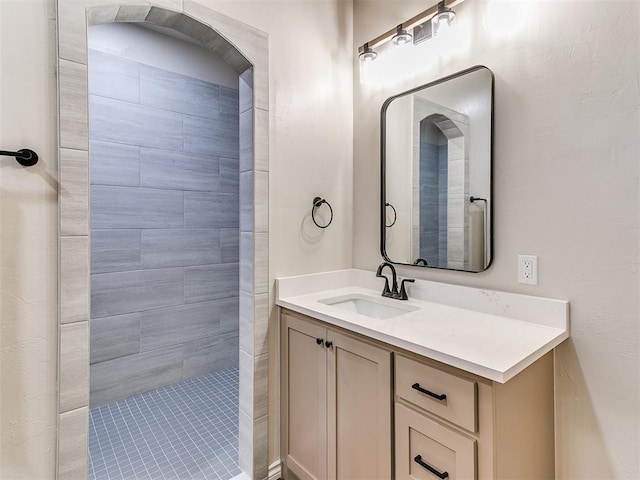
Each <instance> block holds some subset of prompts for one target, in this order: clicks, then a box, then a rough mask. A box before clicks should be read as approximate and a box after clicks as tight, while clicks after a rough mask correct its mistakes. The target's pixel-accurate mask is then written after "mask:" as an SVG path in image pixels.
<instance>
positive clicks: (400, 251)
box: [380, 66, 494, 272]
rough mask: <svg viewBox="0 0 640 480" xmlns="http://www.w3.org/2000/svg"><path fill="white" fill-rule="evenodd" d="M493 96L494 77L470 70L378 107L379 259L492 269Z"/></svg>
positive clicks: (483, 70)
mask: <svg viewBox="0 0 640 480" xmlns="http://www.w3.org/2000/svg"><path fill="white" fill-rule="evenodd" d="M493 96H494V78H493V73H492V72H491V70H489V69H488V68H487V67H484V66H476V67H472V68H469V69H466V70H463V71H461V72H458V73H455V74H453V75H449V76H447V77H444V78H441V79H439V80H436V81H434V82H431V83H428V84H426V85H422V86H420V87H417V88H414V89H412V90H409V91H407V92H403V93H400V94H398V95H394V96H393V97H390V98H388V99H387V100H386V101H385V102H384V104H383V106H382V112H381V137H380V138H381V152H380V158H381V170H380V171H381V182H380V183H381V192H380V198H381V205H380V207H381V208H380V212H381V213H380V225H381V237H380V251H381V253H382V256H383V257H384V259H385V260H387V261H389V262H392V263H396V264H402V265H414V266H421V267H429V268H440V269H447V270H460V271H467V272H481V271H484V270H486V269H487V268H489V266H490V265H491V260H492V257H493V215H492V212H493V187H492V184H493V182H492V166H493Z"/></svg>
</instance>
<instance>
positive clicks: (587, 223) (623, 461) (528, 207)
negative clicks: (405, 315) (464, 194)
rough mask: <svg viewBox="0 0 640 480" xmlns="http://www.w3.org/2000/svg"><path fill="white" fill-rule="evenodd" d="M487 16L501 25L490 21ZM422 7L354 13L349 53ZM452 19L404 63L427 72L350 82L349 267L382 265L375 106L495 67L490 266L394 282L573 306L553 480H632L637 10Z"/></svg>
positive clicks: (360, 8) (513, 9)
mask: <svg viewBox="0 0 640 480" xmlns="http://www.w3.org/2000/svg"><path fill="white" fill-rule="evenodd" d="M494 7H498V8H502V11H503V12H505V13H506V15H505V16H504V19H503V21H496V18H495V17H492V16H488V15H487V14H488V13H490V12H489V9H490V8H494ZM424 8H425V4H424V2H422V1H411V2H395V1H364V0H358V1H356V2H355V3H354V48H355V47H357V46H358V45H362V44H363V43H364V42H366V41H367V40H369V39H371V38H373V37H375V36H376V35H378V34H380V33H381V32H384V31H386V30H388V29H389V28H392V27H393V26H394V25H397V24H398V23H400V22H402V21H404V20H406V19H407V18H410V17H412V16H413V15H415V14H416V13H418V12H420V11H422V10H424ZM523 10H528V12H527V14H526V15H525V16H524V17H522V18H520V17H519V12H521V11H523ZM457 11H458V18H457V20H456V21H457V22H458V24H457V27H456V28H457V32H456V35H454V37H453V39H451V40H450V41H448V42H444V41H443V42H435V43H432V44H431V45H429V46H428V47H427V50H426V51H425V54H424V55H425V56H424V57H420V58H415V59H414V62H415V63H414V66H420V67H422V69H423V71H422V73H420V74H417V75H416V76H414V77H411V76H409V75H408V74H407V75H405V76H402V77H400V78H401V80H400V82H399V83H398V84H396V85H394V86H370V87H367V86H361V85H360V83H359V82H358V81H357V80H356V81H355V83H354V88H355V89H354V124H355V125H356V126H357V128H356V129H355V137H354V145H355V159H354V161H355V163H354V179H355V181H354V203H355V206H354V210H355V211H356V212H358V214H357V215H355V216H354V242H353V245H354V250H353V256H354V266H355V267H357V268H366V269H373V268H375V267H376V266H377V265H378V263H380V254H379V253H378V232H379V230H378V209H377V208H375V207H372V206H373V205H376V204H377V200H378V198H377V197H378V193H377V190H376V189H375V188H371V185H375V184H376V182H377V178H378V145H379V143H378V139H379V137H378V136H379V133H378V128H379V127H378V122H379V112H380V107H381V106H382V102H383V101H384V100H385V99H386V98H387V97H388V96H390V95H392V94H395V93H397V92H400V91H404V90H406V89H408V88H411V87H413V86H417V85H420V84H423V83H426V82H428V81H431V80H435V79H437V78H439V77H442V76H444V75H446V74H450V73H454V72H456V71H460V70H462V69H464V68H467V67H470V66H472V65H477V64H481V65H486V66H488V67H489V68H491V69H492V70H493V72H494V73H495V76H496V85H495V88H496V96H495V157H494V182H495V183H494V186H495V203H494V208H495V210H494V213H495V228H494V234H495V237H494V238H495V258H494V263H493V266H492V267H491V268H490V269H489V270H488V271H486V272H484V273H479V274H464V273H453V272H441V271H435V270H429V269H424V270H420V269H409V268H407V269H400V273H401V274H404V275H408V276H411V277H419V278H423V279H428V280H434V281H442V282H448V283H455V284H461V285H469V286H476V287H481V288H491V289H498V290H506V291H512V292H520V293H525V294H530V295H538V296H548V297H554V298H560V299H567V300H569V301H570V302H571V335H572V338H571V339H570V340H569V341H567V342H565V343H564V344H563V345H561V346H560V347H559V348H558V349H557V352H556V357H555V371H556V437H557V470H558V478H559V479H563V480H574V479H590V480H591V479H593V480H596V479H598V480H601V479H613V478H615V479H637V478H640V471H639V464H640V460H639V458H638V454H639V452H640V444H639V435H638V433H639V430H638V427H639V425H638V408H639V405H640V396H639V394H640V376H639V367H640V358H639V356H638V354H639V347H638V342H639V333H640V332H639V323H640V322H639V316H640V311H639V305H638V298H639V293H640V292H639V274H638V261H639V253H640V241H639V240H640V239H639V237H638V226H639V219H640V211H639V209H640V202H639V199H640V197H639V189H638V174H639V171H638V169H639V167H640V163H639V162H638V158H640V148H639V138H638V131H639V127H640V116H639V109H638V105H640V90H639V89H638V78H639V76H640V64H639V63H638V58H640V37H639V35H640V3H638V2H632V1H619V2H607V1H594V2H571V1H546V2H538V1H534V2H493V6H492V5H491V4H489V3H488V2H484V1H475V0H474V1H465V2H464V3H463V4H461V5H460V6H459V7H457ZM485 26H487V27H485ZM489 26H490V28H489ZM518 26H520V28H519V29H518V28H517V27H518ZM378 60H381V58H379V59H378ZM378 60H376V61H378ZM354 65H355V63H354ZM407 67H411V65H407ZM407 70H409V69H408V68H407ZM356 78H357V77H356ZM518 254H537V255H538V258H539V269H540V271H539V277H540V278H539V280H540V281H539V285H537V286H526V285H522V284H518V283H517V282H516V279H517V265H516V264H517V255H518Z"/></svg>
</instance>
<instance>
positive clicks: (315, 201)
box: [311, 197, 333, 228]
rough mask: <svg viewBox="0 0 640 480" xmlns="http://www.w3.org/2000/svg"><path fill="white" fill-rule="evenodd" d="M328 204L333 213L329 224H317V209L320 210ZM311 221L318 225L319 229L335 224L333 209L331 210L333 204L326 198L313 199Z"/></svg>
mask: <svg viewBox="0 0 640 480" xmlns="http://www.w3.org/2000/svg"><path fill="white" fill-rule="evenodd" d="M323 203H324V204H326V205H327V207H329V211H330V212H331V218H330V219H329V223H327V224H326V225H320V224H319V223H318V222H316V208H319V207H320V206H321V205H322V204H323ZM311 220H313V223H315V224H316V227H318V228H327V227H328V226H329V225H331V222H333V208H331V204H330V203H329V202H327V201H326V200H325V199H324V198H320V197H316V198H314V199H313V207H312V208H311Z"/></svg>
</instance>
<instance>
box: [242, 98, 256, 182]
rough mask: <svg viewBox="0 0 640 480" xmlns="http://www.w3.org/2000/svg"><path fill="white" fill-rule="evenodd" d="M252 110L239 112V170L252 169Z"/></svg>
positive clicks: (246, 170)
mask: <svg viewBox="0 0 640 480" xmlns="http://www.w3.org/2000/svg"><path fill="white" fill-rule="evenodd" d="M253 112H254V109H253V108H251V109H249V110H245V111H243V112H242V113H241V114H240V132H241V136H242V138H241V141H240V171H241V172H248V171H250V170H253V163H254V162H253V141H254V139H253Z"/></svg>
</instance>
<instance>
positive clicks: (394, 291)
mask: <svg viewBox="0 0 640 480" xmlns="http://www.w3.org/2000/svg"><path fill="white" fill-rule="evenodd" d="M385 267H389V269H390V270H391V288H389V279H388V278H387V276H386V275H383V274H382V271H383V270H384V269H385ZM376 277H378V278H384V288H383V289H382V296H383V297H388V298H395V299H396V300H409V296H408V295H407V290H406V288H405V286H404V284H405V283H406V282H411V283H413V282H415V279H413V278H404V279H402V282H400V291H398V275H397V274H396V269H395V267H394V266H393V265H392V264H390V263H389V262H382V263H381V264H380V266H379V267H378V271H377V272H376Z"/></svg>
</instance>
